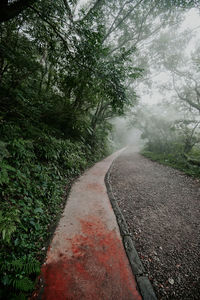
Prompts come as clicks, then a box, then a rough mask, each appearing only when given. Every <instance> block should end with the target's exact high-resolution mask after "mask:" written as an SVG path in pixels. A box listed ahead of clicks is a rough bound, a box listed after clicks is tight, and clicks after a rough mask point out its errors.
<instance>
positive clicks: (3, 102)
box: [0, 0, 141, 299]
mask: <svg viewBox="0 0 200 300" xmlns="http://www.w3.org/2000/svg"><path fill="white" fill-rule="evenodd" d="M67 4H69V5H68V6H67ZM75 6H76V1H69V2H68V1H61V0H58V1H53V2H50V1H49V0H45V1H37V3H35V5H34V6H33V7H29V8H28V9H27V10H26V12H25V13H22V14H20V15H19V16H18V17H17V18H15V19H13V20H10V21H8V22H5V23H2V24H0V139H1V140H0V197H1V202H0V239H1V243H0V262H1V263H2V272H1V274H0V298H2V299H18V298H19V299H25V298H27V297H28V294H30V293H31V291H32V288H33V285H34V281H35V277H36V275H37V273H38V262H36V261H38V260H39V261H40V262H41V261H42V259H43V257H44V253H43V250H41V249H43V248H44V245H45V244H46V242H47V240H48V239H49V237H50V235H51V228H52V226H53V224H55V223H56V221H57V219H58V218H59V214H60V213H61V211H62V208H63V204H64V203H63V202H64V199H63V190H64V186H65V185H66V184H67V185H68V187H69V185H70V183H71V182H72V180H73V179H74V178H76V177H77V176H78V175H80V174H81V172H82V171H83V170H84V169H86V168H87V167H89V166H90V165H91V164H93V163H94V162H96V161H97V160H99V159H102V157H104V156H105V155H107V154H108V146H107V141H108V136H109V133H110V131H111V127H112V126H111V125H110V124H109V119H110V118H112V117H115V116H118V115H122V114H123V113H124V111H125V109H126V108H127V107H129V106H130V102H131V101H130V99H129V97H128V95H127V93H126V89H125V85H126V80H127V79H128V78H131V80H135V79H136V78H138V76H140V75H141V70H140V69H139V68H134V67H130V66H128V65H127V60H128V59H129V58H130V55H131V54H133V53H134V51H135V49H134V50H133V51H126V50H125V49H122V51H118V53H117V54H115V55H110V56H109V53H110V49H109V47H107V46H106V45H105V43H104V36H105V26H103V25H102V24H101V22H100V21H99V20H100V19H101V17H102V12H101V9H98V10H95V9H94V10H91V13H89V14H88V15H87V13H86V12H84V10H83V11H82V12H81V13H80V18H79V20H77V21H76V22H74V21H73V20H72V12H73V11H74V10H75ZM84 13H85V14H86V17H85V18H84ZM133 98H135V94H134V97H133Z"/></svg>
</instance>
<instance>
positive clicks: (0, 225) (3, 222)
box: [0, 209, 20, 243]
mask: <svg viewBox="0 0 200 300" xmlns="http://www.w3.org/2000/svg"><path fill="white" fill-rule="evenodd" d="M16 223H20V219H19V210H18V209H11V210H10V211H8V212H6V213H4V215H3V212H2V211H0V233H1V237H2V240H3V241H4V242H6V243H10V240H11V236H12V234H13V233H14V232H15V231H16V229H17V227H16V225H15V224H16Z"/></svg>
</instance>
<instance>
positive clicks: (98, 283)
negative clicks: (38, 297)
mask: <svg viewBox="0 0 200 300" xmlns="http://www.w3.org/2000/svg"><path fill="white" fill-rule="evenodd" d="M88 219H89V221H85V220H81V221H80V222H81V225H82V233H81V235H76V236H74V237H73V239H72V240H71V250H72V256H66V254H63V253H60V254H61V255H60V258H59V260H58V261H57V262H52V263H49V264H46V265H44V266H43V268H42V275H43V278H44V281H45V288H44V293H43V296H42V299H43V300H81V299H87V300H111V299H113V300H116V299H120V300H132V299H140V300H141V296H140V295H139V293H138V291H137V290H136V284H135V281H134V278H133V276H132V274H131V272H130V270H129V269H128V267H127V259H126V256H125V254H124V250H123V248H122V246H121V242H120V240H119V238H118V237H117V235H116V233H115V231H111V232H110V231H108V229H107V228H106V227H105V226H104V225H103V224H102V222H101V221H100V220H99V219H97V218H94V217H90V216H88ZM62 250H63V251H64V250H65V249H62Z"/></svg>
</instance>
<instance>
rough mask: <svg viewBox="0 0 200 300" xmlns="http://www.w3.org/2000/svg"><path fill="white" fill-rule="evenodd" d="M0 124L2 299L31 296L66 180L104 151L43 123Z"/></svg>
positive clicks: (59, 210) (0, 282) (73, 176)
mask: <svg viewBox="0 0 200 300" xmlns="http://www.w3.org/2000/svg"><path fill="white" fill-rule="evenodd" d="M1 125H2V126H1V129H0V136H1V142H0V150H1V151H0V153H1V155H0V195H1V202H0V242H1V243H0V265H1V268H0V270H1V273H0V299H9V300H11V299H27V297H28V295H30V293H31V292H32V290H33V288H34V284H35V279H36V277H37V274H38V273H39V270H40V264H41V262H42V259H43V257H44V254H45V253H44V252H45V251H44V248H45V247H44V246H45V245H46V243H47V240H48V239H49V237H50V235H51V234H52V232H51V227H52V224H55V222H56V221H57V219H58V218H59V215H60V213H61V210H62V208H63V202H64V199H63V194H64V187H65V185H70V182H71V181H72V180H73V179H74V178H75V177H77V176H78V175H79V174H80V173H81V172H82V171H83V170H84V169H85V168H87V167H88V166H90V165H91V164H92V163H94V162H95V161H97V160H99V159H100V158H102V157H103V155H105V151H104V150H102V149H103V148H102V147H99V146H98V149H99V150H98V151H97V150H96V149H97V148H95V146H94V149H92V148H91V146H89V145H87V144H86V143H84V142H83V141H71V140H70V139H64V138H62V136H58V135H56V134H55V133H54V136H53V135H52V131H51V132H50V131H48V129H47V128H45V127H43V128H42V130H40V129H39V128H37V127H33V128H32V132H31V130H30V129H31V128H30V127H29V130H25V129H22V128H21V127H20V126H19V125H16V124H14V123H12V122H3V124H1ZM34 130H37V134H36V135H35V134H34V133H33V131H34ZM27 131H28V132H27ZM96 147H97V146H96ZM104 149H105V147H104Z"/></svg>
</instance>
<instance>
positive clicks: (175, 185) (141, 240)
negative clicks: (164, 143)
mask: <svg viewBox="0 0 200 300" xmlns="http://www.w3.org/2000/svg"><path fill="white" fill-rule="evenodd" d="M110 184H111V187H112V190H113V194H114V197H115V199H116V200H117V202H118V205H119V207H120V209H121V211H122V213H123V215H124V217H125V219H126V222H127V224H128V226H129V230H130V233H131V234H132V237H133V241H134V243H135V247H136V250H137V251H138V254H139V256H140V259H141V261H142V263H143V264H144V267H145V269H146V271H147V273H148V276H149V279H150V281H151V283H152V285H153V288H154V290H155V292H156V295H157V297H158V299H179V300H183V299H188V300H191V299H198V300H199V299H200V243H199V242H200V232H199V228H200V182H199V181H198V180H195V179H192V178H190V177H188V176H186V175H184V174H183V173H182V172H180V171H177V170H175V169H172V168H170V167H167V166H163V165H160V164H158V163H156V162H152V161H150V160H148V159H146V158H144V157H143V156H141V155H140V154H138V153H134V151H133V149H131V148H129V149H127V150H126V151H125V152H123V153H122V154H121V155H120V156H119V157H118V158H117V159H116V161H115V162H114V165H113V167H112V171H111V174H110Z"/></svg>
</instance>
